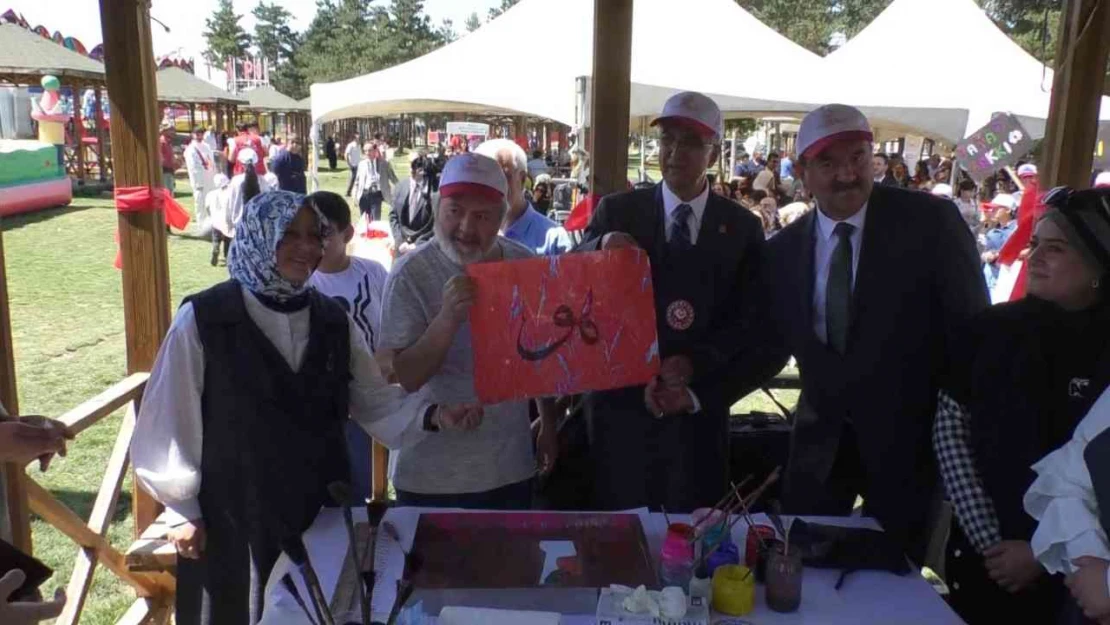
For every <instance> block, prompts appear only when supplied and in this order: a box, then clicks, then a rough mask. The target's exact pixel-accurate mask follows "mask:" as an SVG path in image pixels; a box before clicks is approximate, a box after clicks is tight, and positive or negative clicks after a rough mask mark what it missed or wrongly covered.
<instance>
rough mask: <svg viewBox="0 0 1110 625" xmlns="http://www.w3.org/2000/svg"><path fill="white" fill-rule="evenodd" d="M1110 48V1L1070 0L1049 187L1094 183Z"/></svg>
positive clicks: (1050, 143)
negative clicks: (1092, 164) (1103, 91)
mask: <svg viewBox="0 0 1110 625" xmlns="http://www.w3.org/2000/svg"><path fill="white" fill-rule="evenodd" d="M1108 52H1110V3H1107V2H1102V1H1101V0H1064V6H1063V9H1062V12H1061V14H1060V31H1059V36H1058V37H1057V44H1056V71H1055V75H1054V77H1053V81H1052V100H1051V103H1050V104H1049V107H1048V124H1047V127H1046V129H1045V139H1044V166H1043V167H1041V169H1040V176H1041V183H1042V185H1043V188H1044V189H1050V188H1052V187H1054V186H1058V185H1067V186H1070V187H1073V188H1077V189H1082V188H1086V187H1088V186H1090V183H1091V160H1092V158H1093V155H1092V150H1093V147H1094V143H1095V136H1096V134H1097V132H1098V115H1099V106H1100V104H1101V96H1102V90H1101V89H1099V88H1098V86H1099V85H1102V84H1103V80H1104V78H1105V71H1106V57H1107V53H1108Z"/></svg>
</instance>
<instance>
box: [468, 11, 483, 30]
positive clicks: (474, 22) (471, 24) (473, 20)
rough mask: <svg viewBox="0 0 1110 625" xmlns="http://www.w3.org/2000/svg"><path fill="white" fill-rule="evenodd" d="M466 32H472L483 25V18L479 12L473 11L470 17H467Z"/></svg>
mask: <svg viewBox="0 0 1110 625" xmlns="http://www.w3.org/2000/svg"><path fill="white" fill-rule="evenodd" d="M464 25H465V26H466V32H468V33H472V32H474V31H476V30H478V29H479V28H481V27H482V20H480V19H478V14H477V13H471V14H470V17H468V18H466V24H464Z"/></svg>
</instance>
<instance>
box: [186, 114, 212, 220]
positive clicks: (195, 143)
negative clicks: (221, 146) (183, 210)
mask: <svg viewBox="0 0 1110 625" xmlns="http://www.w3.org/2000/svg"><path fill="white" fill-rule="evenodd" d="M184 156H185V168H186V169H187V170H188V171H189V184H190V185H192V187H193V219H195V220H196V234H197V236H201V237H203V236H207V235H208V230H209V228H211V226H210V225H209V220H208V211H207V209H206V208H205V203H204V196H205V194H206V193H208V192H209V191H210V190H211V189H212V177H213V176H214V175H215V174H216V164H215V161H214V157H213V156H212V149H211V148H210V147H209V146H208V144H207V143H205V142H204V128H203V127H201V126H197V127H196V128H193V140H192V141H190V142H189V145H188V146H186V148H185V155H184Z"/></svg>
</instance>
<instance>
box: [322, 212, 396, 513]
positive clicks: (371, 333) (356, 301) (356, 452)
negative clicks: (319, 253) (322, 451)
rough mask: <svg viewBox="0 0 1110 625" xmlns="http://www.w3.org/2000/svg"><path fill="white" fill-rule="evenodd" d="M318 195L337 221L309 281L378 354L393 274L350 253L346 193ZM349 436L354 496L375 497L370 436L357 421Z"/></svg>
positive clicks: (332, 220) (331, 218) (351, 232)
mask: <svg viewBox="0 0 1110 625" xmlns="http://www.w3.org/2000/svg"><path fill="white" fill-rule="evenodd" d="M312 198H313V200H314V201H315V203H316V206H317V207H318V208H319V209H320V212H321V213H323V215H324V217H326V218H327V220H328V223H329V224H330V225H331V232H330V234H328V236H327V238H325V239H324V255H323V257H322V258H321V260H320V265H319V266H318V267H317V268H316V271H315V272H313V273H312V277H311V278H309V280H308V284H309V286H311V287H313V288H315V289H316V290H317V291H319V292H320V293H322V294H324V295H327V296H328V297H330V298H332V299H334V300H335V301H336V302H339V305H340V306H341V307H342V308H343V310H344V311H346V313H347V314H348V315H349V316H350V317H351V319H352V320H353V321H354V322H355V325H356V326H358V329H359V332H360V333H361V334H362V338H363V339H364V340H365V341H366V345H367V346H369V348H370V351H371V353H373V352H374V351H375V350H376V349H377V345H378V336H379V334H380V333H381V317H382V291H383V290H384V289H385V281H386V279H387V278H388V277H389V272H388V271H386V268H385V267H383V266H382V264H381V263H379V262H377V261H373V260H370V259H368V258H358V257H356V256H351V255H349V254H347V246H348V245H349V244H350V242H351V239H353V238H354V236H355V229H354V226H352V225H351V209H350V207H349V206H347V201H346V200H344V199H343V197H342V196H341V195H339V194H338V193H332V192H330V191H317V192H316V193H313V194H312ZM379 364H381V361H379ZM382 375H383V377H385V378H386V379H387V380H388V379H389V377H390V372H389V371H386V370H385V368H384V367H383V369H382ZM346 434H347V458H348V460H349V461H350V470H351V492H352V495H353V496H354V497H355V498H356V499H358V500H360V501H362V500H365V499H369V498H370V496H371V494H372V492H371V490H372V484H373V481H372V479H371V477H372V476H371V473H372V468H371V464H372V463H371V457H370V450H371V445H370V437H369V436H367V435H366V432H365V431H363V430H362V428H360V427H358V425H357V424H355V423H353V422H350V423H348V424H347V431H346Z"/></svg>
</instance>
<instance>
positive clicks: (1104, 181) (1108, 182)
mask: <svg viewBox="0 0 1110 625" xmlns="http://www.w3.org/2000/svg"><path fill="white" fill-rule="evenodd" d="M1103 187H1110V171H1104V172H1102V173H1101V174H1099V175H1097V176H1095V188H1096V189H1100V188H1103Z"/></svg>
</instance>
